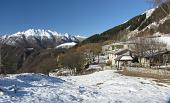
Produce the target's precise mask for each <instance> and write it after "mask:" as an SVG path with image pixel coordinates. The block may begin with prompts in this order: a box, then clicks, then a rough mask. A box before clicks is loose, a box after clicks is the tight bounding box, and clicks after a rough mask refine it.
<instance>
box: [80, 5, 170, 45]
mask: <svg viewBox="0 0 170 103" xmlns="http://www.w3.org/2000/svg"><path fill="white" fill-rule="evenodd" d="M167 5H169V6H170V3H167V4H162V5H161V6H162V7H163V8H164V9H165V10H166V11H169V9H168V7H167ZM162 7H157V8H153V9H151V10H148V11H146V12H144V13H143V14H140V15H138V16H135V17H134V18H132V19H130V20H128V21H127V22H125V23H123V24H120V25H118V26H116V27H114V28H111V29H109V30H107V31H105V32H103V33H101V34H95V35H93V36H91V37H89V38H87V39H86V40H84V41H83V42H82V43H81V44H86V43H102V42H105V41H109V40H111V41H126V40H128V39H130V38H134V37H138V36H148V35H154V34H155V33H158V32H159V33H161V34H170V29H169V27H170V15H168V14H166V13H164V12H163V9H162Z"/></svg>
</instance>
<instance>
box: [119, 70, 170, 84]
mask: <svg viewBox="0 0 170 103" xmlns="http://www.w3.org/2000/svg"><path fill="white" fill-rule="evenodd" d="M118 73H120V74H123V75H126V76H133V77H144V78H152V79H153V80H154V81H156V82H160V83H168V84H170V76H169V75H157V74H152V73H143V72H137V71H128V70H127V69H124V70H123V71H119V72H118Z"/></svg>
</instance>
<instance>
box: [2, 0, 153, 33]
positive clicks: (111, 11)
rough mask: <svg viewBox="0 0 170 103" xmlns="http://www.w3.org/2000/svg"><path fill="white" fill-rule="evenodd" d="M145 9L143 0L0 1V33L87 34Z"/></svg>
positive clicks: (115, 23) (98, 30)
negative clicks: (55, 32)
mask: <svg viewBox="0 0 170 103" xmlns="http://www.w3.org/2000/svg"><path fill="white" fill-rule="evenodd" d="M149 8H150V4H149V3H147V2H146V0H0V34H1V35H2V34H11V33H15V32H18V31H24V30H27V29H30V28H35V29H50V30H53V31H57V32H61V33H65V32H67V33H70V34H74V35H78V34H81V35H84V36H90V35H93V34H95V33H101V32H103V31H105V30H107V29H110V28H112V27H114V26H116V25H118V24H121V23H123V22H124V21H126V20H128V19H130V18H132V17H134V16H136V15H138V14H140V13H142V12H144V11H145V10H147V9H149Z"/></svg>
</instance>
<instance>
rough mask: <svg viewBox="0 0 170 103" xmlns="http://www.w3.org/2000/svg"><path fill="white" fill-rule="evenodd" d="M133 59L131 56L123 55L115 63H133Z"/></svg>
mask: <svg viewBox="0 0 170 103" xmlns="http://www.w3.org/2000/svg"><path fill="white" fill-rule="evenodd" d="M132 60H133V58H132V57H131V56H129V55H121V56H118V57H117V58H115V61H132Z"/></svg>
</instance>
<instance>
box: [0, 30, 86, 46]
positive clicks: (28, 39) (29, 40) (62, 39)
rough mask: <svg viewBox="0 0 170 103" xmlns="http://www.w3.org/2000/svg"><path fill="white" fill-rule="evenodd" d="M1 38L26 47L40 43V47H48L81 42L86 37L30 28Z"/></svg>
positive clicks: (8, 42)
mask: <svg viewBox="0 0 170 103" xmlns="http://www.w3.org/2000/svg"><path fill="white" fill-rule="evenodd" d="M0 39H2V40H5V41H6V43H7V44H9V45H20V46H22V45H24V46H26V47H30V46H32V45H38V46H39V47H43V48H47V47H48V46H52V45H53V46H57V45H61V44H63V43H69V42H75V43H79V42H81V41H82V40H84V39H85V38H84V37H81V36H79V37H76V36H72V35H70V34H68V33H64V34H62V33H58V32H56V31H51V30H44V29H29V30H26V31H22V32H17V33H15V34H12V35H4V36H2V37H0Z"/></svg>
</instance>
